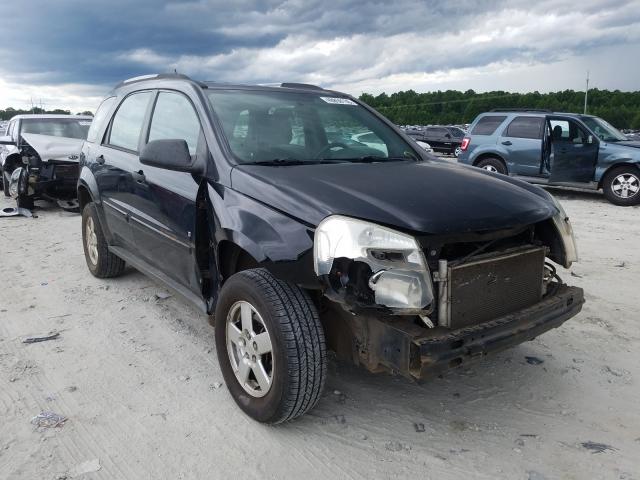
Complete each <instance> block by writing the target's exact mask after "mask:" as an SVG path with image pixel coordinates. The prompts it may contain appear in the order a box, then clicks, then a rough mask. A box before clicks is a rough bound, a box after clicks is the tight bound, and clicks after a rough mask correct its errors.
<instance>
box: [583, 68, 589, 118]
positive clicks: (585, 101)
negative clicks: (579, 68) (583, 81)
mask: <svg viewBox="0 0 640 480" xmlns="http://www.w3.org/2000/svg"><path fill="white" fill-rule="evenodd" d="M588 96H589V70H587V88H586V90H585V91H584V114H585V115H586V114H587V97H588Z"/></svg>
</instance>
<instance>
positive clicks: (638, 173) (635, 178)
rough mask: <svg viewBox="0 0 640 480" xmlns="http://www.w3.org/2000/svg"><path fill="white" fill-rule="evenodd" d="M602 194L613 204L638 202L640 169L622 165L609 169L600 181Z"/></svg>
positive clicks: (633, 203) (639, 202) (627, 204)
mask: <svg viewBox="0 0 640 480" xmlns="http://www.w3.org/2000/svg"><path fill="white" fill-rule="evenodd" d="M602 190H603V191H604V196H605V197H606V198H607V200H609V201H610V202H611V203H613V204H614V205H620V206H623V207H629V206H632V205H638V204H640V169H638V168H637V167H634V166H631V165H622V166H620V167H616V168H613V169H611V170H609V171H608V172H607V173H606V175H605V176H604V179H603V181H602Z"/></svg>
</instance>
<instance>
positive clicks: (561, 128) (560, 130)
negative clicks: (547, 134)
mask: <svg viewBox="0 0 640 480" xmlns="http://www.w3.org/2000/svg"><path fill="white" fill-rule="evenodd" d="M549 123H550V125H551V138H552V139H553V140H554V141H556V142H562V141H564V142H568V141H569V121H568V120H551V121H550V122H549Z"/></svg>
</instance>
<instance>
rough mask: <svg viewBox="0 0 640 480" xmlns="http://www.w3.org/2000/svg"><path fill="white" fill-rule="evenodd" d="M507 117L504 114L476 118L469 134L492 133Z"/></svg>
mask: <svg viewBox="0 0 640 480" xmlns="http://www.w3.org/2000/svg"><path fill="white" fill-rule="evenodd" d="M506 118H507V117H506V116H505V115H487V116H486V117H482V118H481V119H480V120H478V123H476V124H475V126H474V127H473V130H471V132H470V133H471V135H493V134H494V132H495V131H496V129H497V128H498V127H499V126H500V124H501V123H502V122H504V120H505V119H506Z"/></svg>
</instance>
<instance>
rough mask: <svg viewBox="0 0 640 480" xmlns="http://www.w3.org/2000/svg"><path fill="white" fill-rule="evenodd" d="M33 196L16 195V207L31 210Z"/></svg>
mask: <svg viewBox="0 0 640 480" xmlns="http://www.w3.org/2000/svg"><path fill="white" fill-rule="evenodd" d="M33 201H34V200H33V197H30V196H29V195H20V196H18V200H17V203H18V208H26V209H27V210H33V207H34V204H33Z"/></svg>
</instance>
